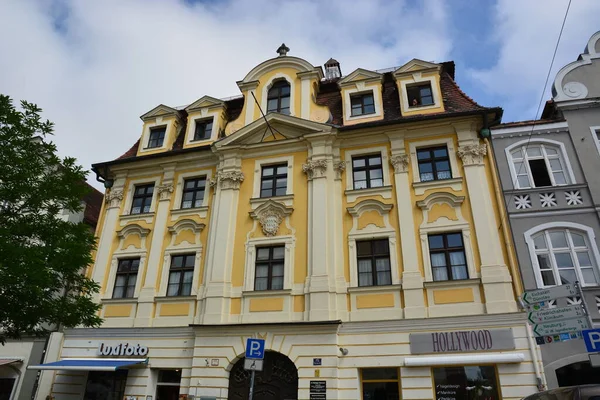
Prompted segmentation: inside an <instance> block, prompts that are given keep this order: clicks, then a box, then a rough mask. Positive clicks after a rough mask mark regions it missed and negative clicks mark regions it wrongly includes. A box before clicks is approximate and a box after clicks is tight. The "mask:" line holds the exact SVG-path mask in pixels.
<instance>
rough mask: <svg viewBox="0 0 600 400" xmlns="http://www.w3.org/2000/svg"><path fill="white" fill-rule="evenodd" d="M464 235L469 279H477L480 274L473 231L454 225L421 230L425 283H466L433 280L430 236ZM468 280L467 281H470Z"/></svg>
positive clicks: (464, 226) (466, 227)
mask: <svg viewBox="0 0 600 400" xmlns="http://www.w3.org/2000/svg"><path fill="white" fill-rule="evenodd" d="M458 232H460V233H461V234H462V240H463V247H464V249H465V260H466V262H467V273H468V274H469V277H468V279H477V278H479V274H478V273H477V270H476V269H475V256H474V254H473V246H472V245H471V229H470V228H469V225H468V224H454V225H447V226H443V227H442V226H440V227H431V228H421V230H420V237H421V249H422V255H423V267H424V270H425V282H464V281H466V280H464V279H461V280H452V279H448V280H445V281H436V280H434V279H433V270H432V267H431V253H430V250H429V235H439V234H443V233H444V234H447V233H458ZM468 279H467V280H468Z"/></svg>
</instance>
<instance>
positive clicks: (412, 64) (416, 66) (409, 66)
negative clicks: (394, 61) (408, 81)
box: [394, 58, 440, 74]
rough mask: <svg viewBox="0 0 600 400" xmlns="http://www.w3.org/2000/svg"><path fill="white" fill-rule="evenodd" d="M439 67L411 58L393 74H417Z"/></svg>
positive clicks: (438, 66)
mask: <svg viewBox="0 0 600 400" xmlns="http://www.w3.org/2000/svg"><path fill="white" fill-rule="evenodd" d="M439 68H440V65H439V64H435V63H431V62H429V61H423V60H419V59H418V58H413V59H412V60H410V61H409V62H407V63H406V64H404V65H403V66H401V67H400V68H398V69H397V70H395V71H394V74H402V73H407V72H417V71H422V70H427V69H439Z"/></svg>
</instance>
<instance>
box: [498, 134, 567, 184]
mask: <svg viewBox="0 0 600 400" xmlns="http://www.w3.org/2000/svg"><path fill="white" fill-rule="evenodd" d="M510 155H511V157H512V163H513V168H514V172H515V177H516V182H517V187H518V188H520V189H525V188H531V187H544V186H557V185H567V184H568V183H569V181H568V178H567V174H566V168H565V162H564V160H563V159H562V157H561V151H560V150H559V149H558V148H556V147H554V146H550V145H547V144H529V145H528V146H519V147H518V148H516V149H515V150H512V151H511V153H510Z"/></svg>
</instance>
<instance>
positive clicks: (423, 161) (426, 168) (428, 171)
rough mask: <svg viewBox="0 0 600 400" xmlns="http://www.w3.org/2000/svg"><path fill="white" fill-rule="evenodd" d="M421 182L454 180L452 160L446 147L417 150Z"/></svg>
mask: <svg viewBox="0 0 600 400" xmlns="http://www.w3.org/2000/svg"><path fill="white" fill-rule="evenodd" d="M417 160H418V162H419V175H420V177H421V182H427V181H437V180H442V179H450V178H452V170H451V169H450V158H449V157H448V148H447V147H446V146H440V147H428V148H425V149H419V150H417Z"/></svg>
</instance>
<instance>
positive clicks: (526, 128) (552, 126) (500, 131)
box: [491, 121, 569, 135]
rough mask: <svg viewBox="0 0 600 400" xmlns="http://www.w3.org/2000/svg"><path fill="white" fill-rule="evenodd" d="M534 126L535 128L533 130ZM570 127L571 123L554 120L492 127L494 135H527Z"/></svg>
mask: <svg viewBox="0 0 600 400" xmlns="http://www.w3.org/2000/svg"><path fill="white" fill-rule="evenodd" d="M532 127H533V130H532ZM568 129H569V124H568V123H567V122H566V121H564V122H552V123H549V124H535V126H534V123H533V122H532V123H531V125H523V126H517V127H507V128H502V127H496V128H491V131H492V135H510V134H521V133H527V135H529V134H536V133H542V132H547V131H559V130H564V131H566V130H568Z"/></svg>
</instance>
